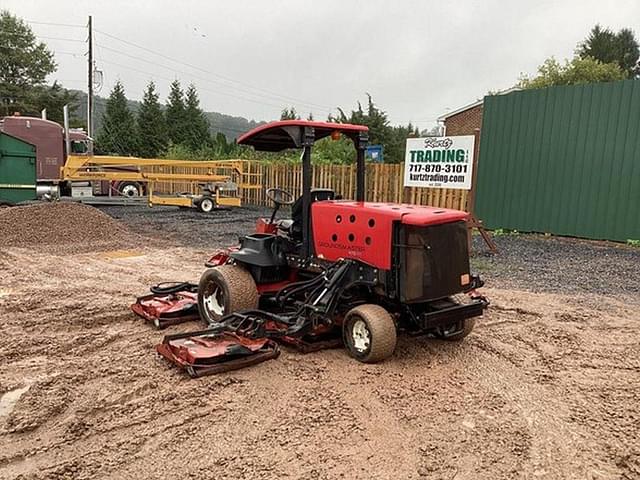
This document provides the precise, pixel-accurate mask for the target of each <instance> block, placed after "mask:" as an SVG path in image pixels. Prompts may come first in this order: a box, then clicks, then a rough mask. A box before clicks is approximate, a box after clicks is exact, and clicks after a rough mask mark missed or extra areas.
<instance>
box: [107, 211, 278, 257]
mask: <svg viewBox="0 0 640 480" xmlns="http://www.w3.org/2000/svg"><path fill="white" fill-rule="evenodd" d="M98 208H99V209H100V210H102V211H103V212H105V213H107V214H108V215H110V216H112V217H113V218H115V219H117V220H120V221H121V222H123V223H124V224H125V225H126V226H127V227H128V228H129V230H132V231H134V232H137V233H140V234H143V235H148V236H152V237H159V238H161V239H165V240H167V241H169V242H172V243H178V244H181V245H185V246H189V247H195V248H204V249H207V248H211V249H215V248H218V247H221V246H228V245H234V244H237V243H238V237H239V236H240V235H246V234H247V233H248V232H252V231H254V229H255V224H256V220H257V219H258V218H260V217H264V216H268V215H270V213H271V210H269V209H265V208H260V207H239V208H227V209H220V210H215V211H213V212H211V213H208V214H206V213H201V212H199V211H197V210H195V209H190V208H189V209H180V208H177V207H153V208H149V207H147V206H146V205H131V206H100V207H98ZM278 218H280V216H279V217H278Z"/></svg>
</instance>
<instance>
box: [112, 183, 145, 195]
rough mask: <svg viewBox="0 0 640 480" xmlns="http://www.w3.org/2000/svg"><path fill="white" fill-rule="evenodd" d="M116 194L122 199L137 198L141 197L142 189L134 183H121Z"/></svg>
mask: <svg viewBox="0 0 640 480" xmlns="http://www.w3.org/2000/svg"><path fill="white" fill-rule="evenodd" d="M118 192H119V193H120V195H122V196H123V197H128V198H137V197H140V196H142V187H141V186H140V184H138V183H136V182H123V183H121V184H120V185H118Z"/></svg>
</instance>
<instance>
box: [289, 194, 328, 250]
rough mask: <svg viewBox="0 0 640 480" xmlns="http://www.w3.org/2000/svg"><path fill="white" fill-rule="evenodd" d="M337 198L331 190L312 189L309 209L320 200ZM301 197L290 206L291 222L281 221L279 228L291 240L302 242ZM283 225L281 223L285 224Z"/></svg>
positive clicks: (309, 213)
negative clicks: (286, 233)
mask: <svg viewBox="0 0 640 480" xmlns="http://www.w3.org/2000/svg"><path fill="white" fill-rule="evenodd" d="M338 199H339V196H338V195H336V192H334V191H333V190H331V189H330V188H314V189H312V190H311V202H310V204H309V208H311V204H312V203H313V202H320V201H322V200H338ZM302 214H303V212H302V195H301V196H299V197H298V198H297V199H296V201H295V202H293V205H292V206H291V221H290V223H289V222H287V221H283V222H282V223H281V224H280V226H281V228H283V229H285V230H287V231H288V232H289V236H290V237H291V239H292V240H302ZM307 215H308V216H309V217H311V210H309V212H308V213H307ZM285 222H286V224H285V225H283V223H285Z"/></svg>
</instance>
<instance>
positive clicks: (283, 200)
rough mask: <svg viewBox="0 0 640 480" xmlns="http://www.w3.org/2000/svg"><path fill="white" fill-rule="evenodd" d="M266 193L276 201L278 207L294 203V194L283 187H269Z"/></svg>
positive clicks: (270, 198)
mask: <svg viewBox="0 0 640 480" xmlns="http://www.w3.org/2000/svg"><path fill="white" fill-rule="evenodd" d="M265 195H266V196H267V198H268V199H269V200H271V201H272V202H273V203H275V204H276V206H277V207H282V206H283V205H292V204H293V201H294V198H293V195H291V194H290V193H289V192H287V191H286V190H283V189H281V188H269V189H268V190H267V191H266V192H265Z"/></svg>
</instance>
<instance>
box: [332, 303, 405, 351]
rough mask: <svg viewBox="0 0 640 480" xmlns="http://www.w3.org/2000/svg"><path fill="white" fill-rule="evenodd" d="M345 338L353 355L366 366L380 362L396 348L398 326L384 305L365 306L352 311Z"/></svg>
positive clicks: (343, 329) (347, 321)
mask: <svg viewBox="0 0 640 480" xmlns="http://www.w3.org/2000/svg"><path fill="white" fill-rule="evenodd" d="M342 335H343V339H344V344H345V346H346V347H347V350H348V351H349V354H350V355H351V356H352V357H354V358H355V359H357V360H359V361H361V362H364V363H375V362H380V361H382V360H384V359H385V358H388V357H390V356H391V355H392V354H393V351H394V350H395V348H396V341H397V334H396V325H395V323H394V321H393V317H392V316H391V314H390V313H389V312H387V311H386V310H385V309H384V308H383V307H381V306H380V305H374V304H365V305H360V306H358V307H355V308H352V309H351V310H349V312H348V313H347V315H346V316H345V319H344V324H343V326H342Z"/></svg>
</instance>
